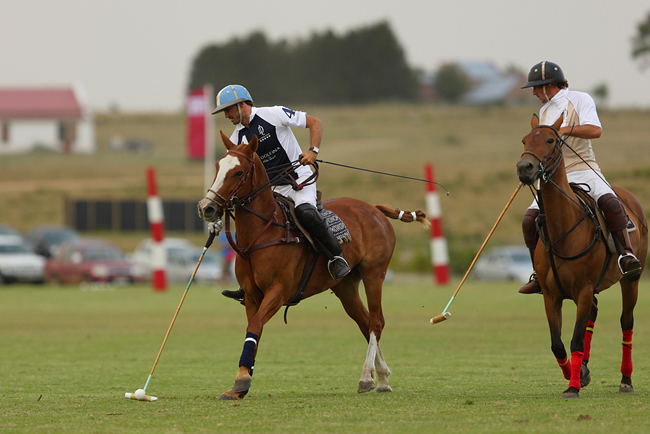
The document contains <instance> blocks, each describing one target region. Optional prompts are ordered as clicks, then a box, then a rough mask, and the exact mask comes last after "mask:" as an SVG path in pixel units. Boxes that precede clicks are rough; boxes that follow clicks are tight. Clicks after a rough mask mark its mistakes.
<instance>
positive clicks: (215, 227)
mask: <svg viewBox="0 0 650 434" xmlns="http://www.w3.org/2000/svg"><path fill="white" fill-rule="evenodd" d="M221 229H223V221H221V219H219V220H217V221H216V222H210V223H208V231H210V233H211V234H215V235H219V233H220V232H221Z"/></svg>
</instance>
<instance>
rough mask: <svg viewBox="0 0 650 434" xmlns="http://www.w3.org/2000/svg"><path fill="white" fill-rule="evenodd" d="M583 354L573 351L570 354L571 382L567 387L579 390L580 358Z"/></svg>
mask: <svg viewBox="0 0 650 434" xmlns="http://www.w3.org/2000/svg"><path fill="white" fill-rule="evenodd" d="M583 357H584V353H583V352H582V351H574V352H572V353H571V381H570V382H569V387H575V388H576V389H578V390H580V369H581V368H582V358H583Z"/></svg>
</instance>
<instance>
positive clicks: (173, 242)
mask: <svg viewBox="0 0 650 434" xmlns="http://www.w3.org/2000/svg"><path fill="white" fill-rule="evenodd" d="M152 244H153V242H152V241H151V239H150V238H149V239H146V240H143V241H141V242H140V243H139V244H138V246H137V247H136V248H135V250H134V251H133V253H132V254H131V256H130V259H131V261H133V262H134V263H136V264H138V265H139V266H140V267H141V268H142V270H143V273H144V277H145V278H146V279H151V272H152V269H151V246H152ZM163 246H164V247H165V251H166V256H167V266H166V267H165V275H166V276H167V281H168V282H171V283H187V282H188V281H189V279H190V277H191V276H192V273H193V272H194V268H195V267H196V264H197V262H198V261H199V256H201V252H202V251H203V249H202V248H200V247H197V246H195V245H194V244H192V243H191V242H189V241H187V240H186V239H183V238H165V239H164V240H163ZM222 268H223V261H222V258H221V256H220V255H217V254H214V253H211V252H210V251H208V252H206V253H205V256H204V257H203V260H202V261H201V266H200V267H199V269H198V270H197V272H196V275H195V276H194V281H195V282H197V283H216V282H217V281H218V280H219V279H221V277H222V275H223V270H222Z"/></svg>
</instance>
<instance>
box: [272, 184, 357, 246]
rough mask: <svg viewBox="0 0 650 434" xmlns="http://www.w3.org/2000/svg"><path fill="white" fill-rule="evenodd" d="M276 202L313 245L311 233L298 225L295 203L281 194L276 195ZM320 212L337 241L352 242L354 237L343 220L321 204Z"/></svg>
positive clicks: (319, 205) (341, 242) (319, 206)
mask: <svg viewBox="0 0 650 434" xmlns="http://www.w3.org/2000/svg"><path fill="white" fill-rule="evenodd" d="M275 200H276V202H277V203H278V204H279V205H280V206H281V207H282V208H283V209H284V212H285V213H286V215H287V216H289V219H290V220H291V222H292V223H293V225H294V226H295V227H297V228H298V230H300V232H302V233H303V234H304V235H305V236H306V237H307V239H308V240H309V242H310V243H311V244H312V245H313V244H314V243H313V241H312V240H311V236H310V235H309V233H308V232H307V231H306V230H305V229H304V228H303V227H302V225H301V224H300V223H298V221H297V220H298V219H297V218H296V216H295V213H294V209H295V208H294V205H293V201H292V200H291V199H289V198H287V197H284V196H281V195H279V194H275ZM317 209H318V211H319V212H320V213H321V215H322V216H323V218H324V219H325V221H326V222H327V226H328V227H329V228H330V230H331V231H332V233H333V234H334V236H335V237H336V239H337V241H338V242H339V243H340V244H343V243H349V242H350V241H352V235H350V231H349V230H348V228H347V226H345V223H343V220H341V218H340V217H339V216H337V215H336V214H334V212H332V211H330V210H328V209H324V208H323V207H322V205H321V204H320V203H319V204H318V208H317Z"/></svg>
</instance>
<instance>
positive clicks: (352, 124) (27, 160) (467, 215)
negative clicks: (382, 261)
mask: <svg viewBox="0 0 650 434" xmlns="http://www.w3.org/2000/svg"><path fill="white" fill-rule="evenodd" d="M294 108H297V109H305V110H307V112H308V113H310V114H313V115H315V116H318V117H319V118H321V119H322V121H323V124H324V136H323V143H322V147H321V149H322V152H321V154H320V157H321V158H322V159H324V160H326V161H332V162H338V163H342V164H347V165H351V166H357V167H362V168H368V169H371V170H377V171H383V172H390V173H394V174H400V175H406V176H412V177H416V178H421V177H424V167H423V166H424V163H425V162H430V163H432V164H433V165H434V168H435V173H436V179H437V181H439V182H440V183H442V184H443V185H444V186H445V187H447V188H448V189H449V190H450V191H451V195H450V196H448V197H447V196H444V195H442V196H441V198H440V202H441V206H442V213H443V215H442V221H443V227H444V230H445V235H446V236H447V239H448V244H449V248H450V254H451V257H452V267H453V268H454V271H455V272H456V273H457V274H459V273H460V274H461V275H462V273H464V271H465V269H466V268H467V266H468V265H469V263H470V262H471V260H472V258H473V257H474V255H475V253H476V251H477V250H478V247H480V245H481V243H482V241H483V240H484V238H485V236H486V235H487V233H488V232H489V230H490V228H491V227H492V225H493V224H494V222H495V221H496V218H497V217H498V215H499V213H500V212H501V210H502V209H503V207H504V206H505V204H506V202H507V201H508V199H509V198H510V196H511V195H512V193H513V191H514V190H515V187H516V186H517V184H518V180H517V177H516V173H515V164H516V162H517V161H518V160H519V157H520V155H521V152H522V147H521V139H522V137H523V136H524V135H525V134H526V133H528V132H529V131H530V126H529V125H530V117H531V115H532V113H533V112H535V111H537V110H538V107H492V108H470V107H440V106H426V105H388V104H385V105H371V106H357V107H294ZM599 115H600V118H601V121H602V123H603V136H602V137H601V138H600V139H598V140H596V141H595V142H594V149H595V152H596V156H597V159H598V162H599V164H600V166H601V168H602V170H603V172H604V174H605V175H606V177H607V179H608V181H610V182H611V183H612V184H615V185H620V186H623V187H626V188H628V189H629V190H631V191H632V192H634V193H635V194H636V195H637V196H638V197H639V199H640V200H641V203H642V204H643V205H644V206H645V207H646V208H647V207H648V206H650V182H648V181H649V180H650V152H648V150H649V149H650V146H649V145H650V139H649V138H650V112H648V111H609V110H601V111H600V113H599ZM215 125H216V129H217V131H218V130H223V131H225V132H226V133H228V134H229V133H230V132H231V131H232V128H233V127H232V125H231V124H230V123H229V122H227V121H226V120H225V119H224V118H223V117H222V116H216V117H215ZM96 130H97V142H98V152H97V154H95V155H90V156H85V155H60V154H52V153H45V152H37V153H31V154H27V155H14V156H9V155H3V156H2V157H1V158H0V222H4V223H9V224H12V225H14V226H16V227H18V228H19V229H21V230H27V229H29V228H30V227H31V226H34V225H37V224H44V223H53V224H61V223H64V209H63V203H64V198H65V197H72V198H101V199H110V198H136V199H142V200H144V199H145V198H146V183H145V180H146V177H145V170H146V168H147V167H148V166H154V167H155V168H156V171H157V176H158V186H159V191H160V196H161V197H162V198H163V199H183V200H193V199H196V200H197V201H198V200H199V199H200V198H201V197H203V195H204V191H203V164H202V162H193V161H189V160H188V159H187V158H186V157H185V119H184V115H183V114H119V113H118V114H106V113H104V114H102V113H100V114H97V116H96ZM296 133H297V136H298V138H299V140H300V141H301V143H303V145H304V144H305V143H307V139H306V138H307V132H306V131H304V130H296ZM118 135H119V136H122V137H126V138H133V139H142V140H149V141H151V142H152V143H153V144H154V147H155V148H154V152H153V153H152V154H151V155H138V154H132V153H116V152H112V151H111V150H110V149H109V142H110V140H111V138H112V137H114V136H118ZM216 146H217V149H218V150H219V151H220V152H223V151H222V149H223V148H222V145H221V143H220V142H219V143H218V144H217V145H216ZM318 187H319V189H320V190H322V191H323V196H324V197H325V198H328V197H336V196H350V197H355V198H358V199H361V200H364V201H366V202H370V203H383V204H388V205H392V206H395V207H400V208H402V209H414V208H422V209H424V208H425V199H424V197H425V187H424V184H423V183H418V182H415V181H408V180H400V179H397V178H392V177H387V176H382V175H377V174H371V173H367V172H361V171H355V170H351V169H345V168H340V167H335V166H331V165H327V164H322V165H321V177H320V178H319V181H318ZM440 192H441V193H442V191H441V190H440ZM531 201H532V195H531V194H530V192H529V191H528V190H527V189H522V191H521V192H520V193H519V194H518V196H517V198H516V199H515V201H514V202H513V204H512V206H511V208H510V210H509V211H508V213H507V214H506V215H505V216H504V218H503V220H502V222H501V223H500V226H499V228H498V230H497V231H496V232H495V233H494V235H493V237H492V241H491V244H490V246H493V245H498V244H512V243H517V244H522V243H523V241H522V237H521V219H522V216H523V214H524V212H525V209H526V208H527V206H528V205H529V204H530V203H531ZM394 227H395V230H396V232H397V235H398V239H399V242H398V245H397V250H396V254H395V257H394V260H393V263H392V264H391V267H392V268H394V269H396V270H401V271H411V272H412V271H428V270H429V268H430V261H429V234H428V232H427V231H424V230H421V229H420V228H414V227H413V226H412V225H404V224H400V223H395V224H394ZM91 235H94V236H99V237H102V238H106V239H109V240H110V241H113V242H117V243H118V244H119V245H120V246H122V247H123V248H124V249H125V250H126V251H131V250H132V249H133V248H134V247H135V245H136V244H137V242H138V241H140V240H141V239H142V238H145V237H147V236H148V234H147V233H140V234H126V235H125V234H115V233H99V234H91ZM190 237H192V236H190ZM202 238H203V236H202V235H197V236H195V237H194V241H195V242H196V243H197V244H199V243H201V242H202Z"/></svg>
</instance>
